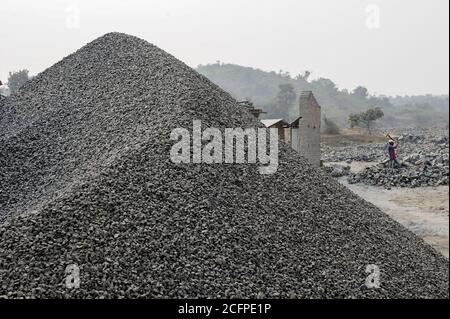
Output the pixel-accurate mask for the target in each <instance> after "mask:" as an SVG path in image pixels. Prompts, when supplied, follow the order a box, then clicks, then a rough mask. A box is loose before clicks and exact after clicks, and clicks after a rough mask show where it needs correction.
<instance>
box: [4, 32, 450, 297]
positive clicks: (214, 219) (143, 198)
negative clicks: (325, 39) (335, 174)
mask: <svg viewBox="0 0 450 319" xmlns="http://www.w3.org/2000/svg"><path fill="white" fill-rule="evenodd" d="M193 120H201V121H202V123H203V125H204V126H206V127H214V128H219V129H224V128H235V127H241V128H246V127H256V126H259V125H260V123H259V121H257V120H256V119H255V118H254V117H253V116H252V115H251V114H249V113H248V112H247V111H246V110H244V109H243V108H242V107H240V106H239V105H238V103H237V102H236V101H235V100H234V99H233V98H232V97H231V96H230V95H229V94H227V93H225V92H224V91H222V90H221V89H219V88H218V87H217V86H216V85H214V84H212V83H211V82H210V81H208V80H207V79H206V78H205V77H203V76H201V75H199V74H198V73H196V72H195V71H194V70H192V69H191V68H189V67H188V66H186V65H185V64H184V63H182V62H180V61H179V60H177V59H176V58H174V57H173V56H171V55H169V54H167V53H166V52H164V51H162V50H160V49H158V48H157V47H155V46H153V45H151V44H149V43H147V42H146V41H143V40H140V39H138V38H135V37H132V36H128V35H124V34H118V33H112V34H107V35H105V36H103V37H101V38H99V39H97V40H95V41H94V42H92V43H90V44H88V45H87V46H85V47H83V48H82V49H80V50H79V51H77V52H76V53H74V54H72V55H70V56H69V57H67V58H65V59H64V60H62V61H61V62H59V63H57V64H56V65H54V66H53V67H51V68H49V69H48V70H46V71H45V72H43V73H42V74H40V75H38V76H37V77H36V78H34V79H33V80H32V81H30V82H28V83H27V84H26V85H25V86H24V87H22V89H21V90H20V91H19V93H18V94H16V95H14V96H11V97H9V98H7V99H6V100H4V101H1V102H0V145H1V147H0V185H1V188H0V190H1V192H0V217H2V218H3V219H4V222H3V224H2V225H1V226H0V296H1V297H7V298H215V297H219V298H220V297H222V298H448V296H449V292H448V288H449V265H448V260H447V259H446V258H445V257H444V256H442V255H441V254H440V253H438V252H436V251H435V250H434V249H433V248H432V247H431V246H430V245H428V244H427V243H425V242H424V241H423V240H422V239H421V238H419V237H418V236H417V235H415V234H414V233H412V232H411V231H409V230H408V229H406V228H405V227H404V226H402V225H401V224H399V223H398V222H396V221H395V220H393V219H391V218H390V217H389V216H387V215H386V214H385V213H383V212H382V211H381V210H380V209H378V208H377V207H375V206H374V205H372V204H370V203H369V202H367V201H365V200H363V199H362V198H361V197H359V196H357V195H355V194H354V193H353V192H351V191H350V190H349V189H348V188H346V187H344V186H342V185H341V184H340V183H339V182H338V181H336V180H335V179H333V178H331V177H329V176H327V175H326V174H324V173H323V171H322V170H320V169H316V168H314V167H311V166H310V165H309V164H308V163H307V162H306V160H304V159H302V158H299V156H298V154H297V153H296V152H295V151H293V150H292V149H290V148H289V147H288V146H286V145H280V154H279V161H280V165H279V168H278V171H277V172H276V173H275V174H272V175H262V174H260V171H259V167H260V165H259V164H239V165H236V164H227V165H221V164H216V165H210V164H206V163H202V164H193V163H184V164H175V163H173V162H172V160H171V157H170V150H171V147H172V146H173V144H174V143H175V141H172V140H171V139H170V135H171V132H172V130H173V129H175V128H187V129H189V128H190V127H192V121H193ZM368 266H369V268H370V267H374V266H377V267H378V268H379V269H380V272H381V274H380V276H381V278H380V280H381V286H380V287H379V288H377V289H373V287H372V288H371V287H370V286H367V285H366V280H367V278H368V276H369V275H370V274H369V273H367V272H366V270H367V269H368V268H367V267H368ZM73 269H78V270H79V279H80V286H79V287H73V286H70V285H68V281H67V278H69V279H70V278H71V277H68V275H70V276H72V278H73V276H74V274H73V272H72V270H73ZM68 270H69V271H68ZM68 272H69V273H68ZM69 283H72V281H69Z"/></svg>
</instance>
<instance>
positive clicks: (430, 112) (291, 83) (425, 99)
mask: <svg viewBox="0 0 450 319" xmlns="http://www.w3.org/2000/svg"><path fill="white" fill-rule="evenodd" d="M197 71H198V72H199V73H201V74H203V75H205V76H206V77H208V78H209V79H210V80H211V81H213V82H214V83H216V84H217V85H219V86H220V87H221V88H222V89H224V90H225V91H228V92H229V93H230V94H232V95H233V96H234V97H235V98H237V99H250V100H251V101H252V102H253V103H254V104H255V105H257V106H258V107H260V108H262V109H263V110H264V111H265V112H267V114H266V116H265V117H266V118H285V119H287V120H293V119H295V118H296V117H297V116H298V112H299V110H298V99H297V97H298V94H299V93H300V92H301V91H313V93H314V95H315V97H316V99H317V101H318V102H319V104H320V105H321V106H322V113H323V114H326V118H327V120H328V121H332V122H333V123H335V124H336V125H337V126H338V127H346V126H347V125H349V123H350V126H351V125H352V124H351V123H355V121H354V120H353V121H349V119H350V118H349V116H350V115H360V114H361V113H364V112H366V111H368V110H369V109H375V108H377V109H379V110H381V111H382V112H383V114H384V117H383V120H382V121H376V122H375V121H371V122H369V123H368V122H365V124H363V122H362V121H363V120H361V118H360V121H359V124H361V125H365V126H366V127H367V126H370V129H371V130H372V128H373V125H374V124H375V123H376V125H382V126H399V125H400V126H401V125H429V124H430V123H432V122H433V120H436V119H439V120H441V121H443V119H444V118H448V109H449V107H448V105H449V101H448V96H439V97H436V96H431V95H429V96H416V97H387V96H373V95H371V94H370V92H369V90H368V89H367V88H366V87H364V86H357V87H356V88H355V89H353V90H352V91H348V90H347V89H339V88H338V87H337V85H336V84H335V83H334V82H333V81H332V80H330V79H327V78H318V79H313V80H312V79H311V72H310V71H304V72H302V73H301V74H298V75H296V76H291V75H290V74H289V72H285V71H283V70H280V71H278V72H274V71H272V72H266V71H263V70H259V69H254V68H250V67H243V66H239V65H235V64H224V63H220V62H218V63H216V64H209V65H200V66H198V68H197ZM447 122H448V120H447ZM322 124H324V123H322ZM324 127H325V125H324Z"/></svg>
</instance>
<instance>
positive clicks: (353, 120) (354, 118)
mask: <svg viewBox="0 0 450 319" xmlns="http://www.w3.org/2000/svg"><path fill="white" fill-rule="evenodd" d="M359 121H360V115H359V114H353V113H352V114H350V115H349V116H348V123H349V124H350V128H354V127H355V126H358V125H359Z"/></svg>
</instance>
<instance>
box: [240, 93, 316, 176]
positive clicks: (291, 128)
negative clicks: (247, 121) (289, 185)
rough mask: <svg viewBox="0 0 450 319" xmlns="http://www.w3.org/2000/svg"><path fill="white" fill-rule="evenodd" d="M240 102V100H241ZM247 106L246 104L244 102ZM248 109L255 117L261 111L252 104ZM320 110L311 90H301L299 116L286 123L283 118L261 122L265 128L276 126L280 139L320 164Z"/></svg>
mask: <svg viewBox="0 0 450 319" xmlns="http://www.w3.org/2000/svg"><path fill="white" fill-rule="evenodd" d="M241 103H242V102H241ZM245 106H247V108H249V105H248V104H245ZM249 110H250V111H251V112H252V114H253V115H254V116H255V117H257V118H258V117H259V115H260V114H261V113H262V112H259V111H260V110H255V109H254V107H253V104H251V105H250V108H249ZM321 116H322V111H321V107H320V105H319V103H317V100H316V98H315V97H314V94H313V93H312V92H311V91H303V92H302V93H301V94H300V99H299V116H298V117H297V118H296V119H295V120H294V121H293V122H292V123H288V122H287V121H285V120H284V119H264V120H261V122H262V123H263V124H264V126H265V127H267V128H277V129H278V136H279V138H280V140H281V141H283V142H285V143H287V144H289V145H291V146H292V148H293V149H294V150H296V151H297V152H299V153H300V155H301V156H303V157H305V158H306V159H307V160H308V161H309V162H310V163H311V164H312V165H314V166H317V167H319V166H320V165H321V153H320V129H321Z"/></svg>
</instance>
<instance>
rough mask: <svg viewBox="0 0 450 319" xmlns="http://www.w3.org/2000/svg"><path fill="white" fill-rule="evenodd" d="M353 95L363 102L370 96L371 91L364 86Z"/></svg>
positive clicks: (355, 90)
mask: <svg viewBox="0 0 450 319" xmlns="http://www.w3.org/2000/svg"><path fill="white" fill-rule="evenodd" d="M353 95H354V96H355V97H357V98H359V99H361V100H365V99H367V97H368V96H369V90H367V89H366V88H365V87H364V86H358V87H357V88H356V89H354V90H353Z"/></svg>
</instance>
